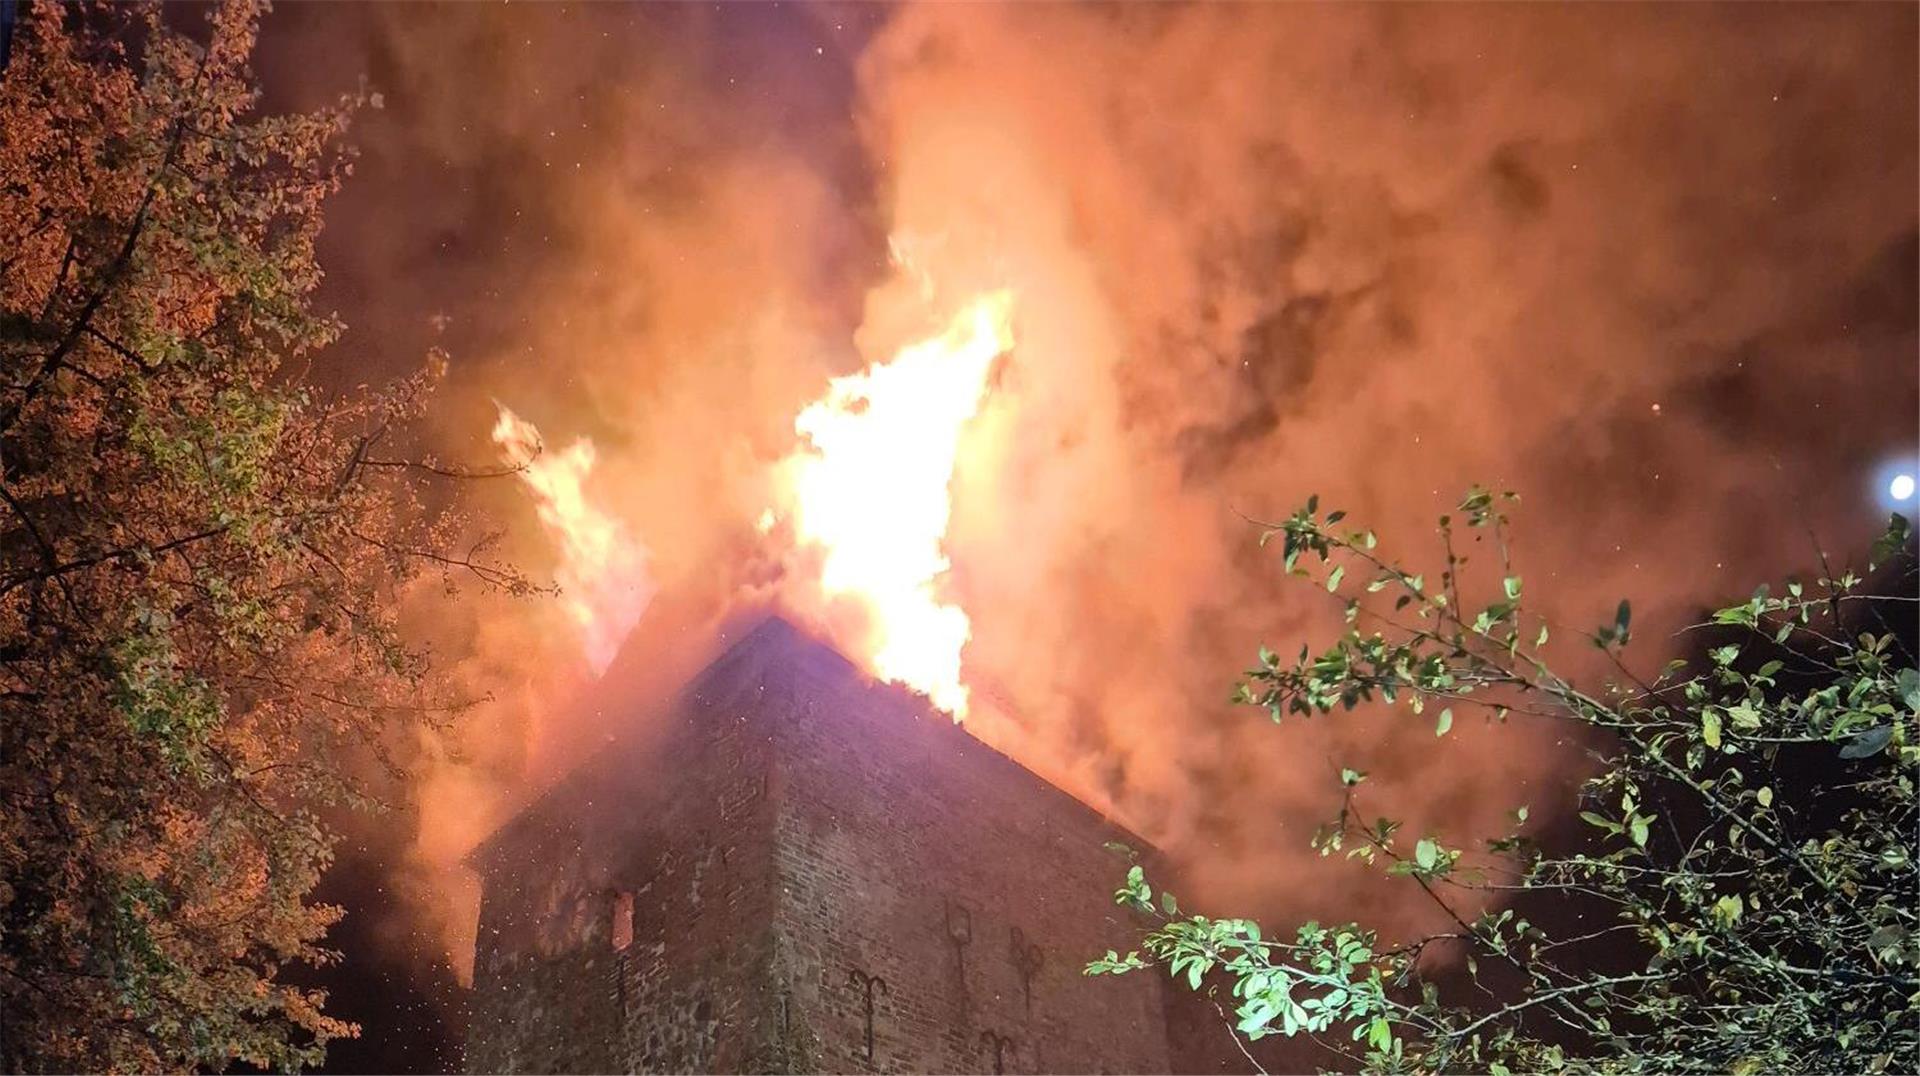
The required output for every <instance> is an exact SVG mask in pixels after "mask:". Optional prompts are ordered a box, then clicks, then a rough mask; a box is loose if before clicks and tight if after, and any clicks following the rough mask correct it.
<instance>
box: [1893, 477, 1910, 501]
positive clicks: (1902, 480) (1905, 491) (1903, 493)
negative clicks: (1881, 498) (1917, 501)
mask: <svg viewBox="0 0 1920 1076" xmlns="http://www.w3.org/2000/svg"><path fill="white" fill-rule="evenodd" d="M1913 490H1914V484H1913V476H1912V475H1910V474H1897V475H1894V476H1893V481H1891V482H1889V483H1887V496H1889V497H1892V498H1893V499H1894V501H1896V502H1905V501H1910V500H1912V499H1913Z"/></svg>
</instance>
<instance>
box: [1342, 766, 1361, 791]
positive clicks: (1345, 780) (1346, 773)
mask: <svg viewBox="0 0 1920 1076" xmlns="http://www.w3.org/2000/svg"><path fill="white" fill-rule="evenodd" d="M1366 779H1367V775H1366V772H1365V771H1363V770H1348V769H1343V770H1341V771H1340V783H1341V784H1342V785H1345V786H1346V787H1348V788H1352V787H1353V786H1354V785H1357V784H1359V783H1360V782H1362V781H1364V780H1366Z"/></svg>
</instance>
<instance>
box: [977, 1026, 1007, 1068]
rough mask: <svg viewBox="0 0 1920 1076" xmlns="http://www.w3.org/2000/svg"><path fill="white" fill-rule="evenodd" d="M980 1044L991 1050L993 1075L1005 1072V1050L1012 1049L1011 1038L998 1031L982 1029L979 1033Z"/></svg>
mask: <svg viewBox="0 0 1920 1076" xmlns="http://www.w3.org/2000/svg"><path fill="white" fill-rule="evenodd" d="M980 1044H981V1045H982V1046H986V1047H988V1048H989V1049H991V1050H992V1051H993V1071H994V1076H1000V1074H1001V1073H1004V1072H1006V1071H1007V1051H1008V1050H1011V1049H1013V1048H1014V1046H1015V1043H1014V1041H1013V1039H1012V1038H1011V1037H1009V1036H1006V1035H1002V1034H999V1033H998V1032H993V1031H982V1032H981V1033H980Z"/></svg>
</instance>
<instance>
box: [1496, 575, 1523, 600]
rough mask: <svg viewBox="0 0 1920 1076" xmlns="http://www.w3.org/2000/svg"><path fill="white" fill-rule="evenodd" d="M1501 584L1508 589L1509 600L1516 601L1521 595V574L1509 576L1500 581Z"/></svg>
mask: <svg viewBox="0 0 1920 1076" xmlns="http://www.w3.org/2000/svg"><path fill="white" fill-rule="evenodd" d="M1500 585H1501V587H1502V588H1504V589H1505V590H1506V592H1507V600H1508V601H1515V600H1517V599H1518V598H1519V597H1520V577H1519V576H1517V575H1510V576H1507V577H1506V578H1505V579H1503V580H1501V581H1500Z"/></svg>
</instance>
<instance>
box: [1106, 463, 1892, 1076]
mask: <svg viewBox="0 0 1920 1076" xmlns="http://www.w3.org/2000/svg"><path fill="white" fill-rule="evenodd" d="M1512 500H1513V498H1512V496H1511V495H1502V496H1495V495H1492V494H1489V493H1488V492H1486V491H1484V490H1479V489H1476V490H1474V491H1472V492H1471V493H1470V494H1469V495H1468V496H1467V498H1466V499H1465V501H1463V502H1462V503H1461V505H1460V507H1459V513H1460V516H1461V519H1460V521H1459V522H1457V523H1456V521H1454V520H1453V519H1450V518H1448V517H1442V518H1441V520H1440V535H1441V539H1442V544H1443V550H1442V551H1443V553H1444V557H1445V569H1444V570H1443V571H1442V572H1441V574H1440V575H1439V578H1438V580H1437V582H1429V581H1428V580H1426V579H1424V578H1423V577H1422V576H1420V575H1418V574H1415V573H1413V572H1411V571H1409V570H1407V569H1406V568H1405V567H1403V566H1401V565H1400V564H1397V563H1395V562H1394V561H1392V560H1389V559H1387V558H1386V557H1385V556H1383V555H1382V554H1381V553H1380V552H1379V551H1378V550H1377V542H1376V539H1375V537H1374V536H1373V534H1371V533H1370V532H1354V531H1348V530H1343V529H1340V523H1341V520H1342V518H1343V513H1341V512H1337V511H1336V512H1328V513H1326V514H1324V515H1322V514H1320V513H1319V511H1318V505H1317V503H1316V501H1314V500H1309V501H1308V502H1307V504H1306V506H1305V507H1304V508H1302V509H1301V510H1300V511H1298V512H1296V513H1294V514H1293V515H1292V516H1291V517H1290V518H1288V519H1286V520H1285V521H1283V522H1281V523H1278V524H1275V525H1272V526H1269V527H1266V528H1265V530H1264V533H1263V535H1262V539H1261V541H1262V544H1263V545H1265V544H1267V543H1268V542H1269V541H1271V540H1278V541H1279V543H1280V548H1281V550H1282V555H1283V557H1284V566H1285V568H1286V570H1287V571H1288V572H1289V573H1291V574H1297V575H1317V576H1318V577H1319V579H1320V581H1321V582H1322V584H1323V585H1324V586H1325V588H1326V590H1328V591H1329V592H1333V593H1334V594H1336V595H1337V596H1338V597H1339V599H1340V600H1341V601H1342V602H1343V604H1344V608H1345V613H1346V623H1347V628H1346V629H1345V631H1344V633H1343V634H1342V635H1341V636H1340V638H1338V639H1337V640H1336V641H1335V642H1334V643H1333V644H1332V645H1331V646H1329V647H1327V648H1326V649H1325V650H1323V651H1321V652H1319V653H1317V654H1316V653H1312V652H1311V651H1310V650H1309V649H1308V648H1306V647H1303V648H1302V649H1301V651H1300V653H1299V655H1298V656H1297V657H1296V658H1294V659H1293V660H1285V659H1282V658H1280V657H1279V656H1278V655H1276V654H1274V653H1273V652H1271V651H1268V650H1265V649H1263V650H1262V651H1261V653H1260V659H1259V664H1258V666H1257V667H1255V668H1254V669H1252V670H1251V671H1250V672H1249V673H1248V674H1247V676H1246V679H1245V680H1244V682H1243V683H1242V684H1241V685H1240V688H1239V693H1238V695H1237V700H1238V701H1240V702H1243V703H1249V704H1252V705H1256V706H1259V707H1261V708H1262V709H1264V710H1265V711H1266V713H1267V714H1268V715H1269V716H1270V717H1271V719H1272V720H1273V721H1274V722H1276V723H1280V722H1283V721H1287V720H1294V719H1304V718H1309V717H1316V716H1320V717H1324V716H1326V715H1330V714H1333V713H1335V712H1344V711H1349V710H1352V709H1354V708H1356V707H1360V706H1366V705H1384V706H1388V707H1397V708H1404V709H1406V710H1407V711H1409V712H1411V713H1413V714H1423V713H1424V714H1426V715H1427V716H1426V717H1423V718H1422V719H1421V725H1422V730H1423V731H1422V733H1421V734H1422V735H1436V734H1437V735H1442V736H1444V735H1446V734H1447V732H1448V731H1449V729H1450V728H1451V726H1452V722H1453V711H1454V709H1456V708H1466V707H1473V708H1476V709H1479V710H1484V711H1485V712H1486V713H1487V714H1488V715H1489V716H1491V717H1493V718H1495V719H1497V720H1498V721H1501V722H1505V721H1506V720H1507V719H1508V718H1509V716H1510V715H1521V716H1524V717H1527V718H1537V719H1543V720H1553V721H1561V722H1567V723H1569V724H1571V725H1572V726H1574V727H1575V728H1576V729H1577V730H1578V738H1579V739H1581V740H1582V742H1585V743H1588V744H1590V745H1591V746H1592V748H1593V750H1594V752H1595V755H1596V757H1597V758H1598V759H1599V762H1598V765H1597V767H1596V770H1597V772H1595V773H1594V775H1593V776H1592V777H1591V779H1589V780H1587V781H1586V782H1585V784H1584V786H1583V789H1582V792H1581V798H1582V800H1583V803H1582V804H1581V807H1582V808H1584V809H1581V810H1579V812H1578V821H1577V822H1575V821H1573V820H1572V819H1571V818H1570V819H1569V822H1570V824H1571V825H1572V826H1573V827H1574V828H1575V829H1576V830H1578V831H1580V833H1584V834H1585V836H1580V835H1579V834H1576V835H1575V836H1574V837H1573V838H1572V839H1571V840H1561V841H1559V842H1557V843H1559V844H1565V845H1568V846H1569V847H1565V848H1555V849H1548V848H1545V847H1543V846H1542V845H1543V842H1541V841H1539V840H1537V839H1536V835H1535V833H1534V831H1532V830H1530V829H1529V828H1528V827H1527V826H1526V822H1527V819H1528V810H1527V808H1526V807H1525V806H1519V807H1518V808H1517V809H1516V811H1515V812H1514V816H1513V828H1512V829H1511V831H1510V832H1506V833H1501V834H1496V835H1493V836H1491V837H1489V838H1487V839H1485V840H1483V841H1482V842H1481V843H1480V845H1479V847H1477V848H1472V847H1469V846H1467V845H1465V844H1456V843H1454V842H1453V841H1452V840H1450V839H1449V838H1447V837H1445V836H1443V835H1439V834H1421V835H1417V836H1415V835H1412V834H1407V833H1404V832H1403V828H1402V826H1401V825H1400V823H1398V822H1396V821H1394V820H1392V819H1387V818H1378V819H1369V818H1368V817H1367V816H1366V814H1364V813H1363V811H1362V789H1363V788H1364V787H1365V782H1366V774H1364V773H1363V772H1360V771H1359V770H1356V769H1346V770H1343V771H1342V772H1341V774H1340V778H1339V784H1340V786H1341V788H1340V791H1341V799H1340V809H1339V814H1338V817H1337V818H1336V819H1335V820H1334V821H1333V822H1332V823H1331V824H1330V825H1329V826H1327V827H1325V828H1323V829H1322V830H1321V831H1320V832H1319V833H1318V834H1317V835H1316V836H1315V838H1314V841H1313V844H1314V847H1315V848H1317V849H1318V850H1319V852H1320V854H1321V855H1323V856H1334V855H1341V856H1346V857H1349V858H1352V859H1357V860H1361V861H1364V862H1365V863H1368V864H1372V865H1375V866H1377V867H1379V868H1381V869H1382V870H1384V872H1385V873H1386V874H1387V875H1389V876H1392V877H1393V878H1396V879H1403V880H1404V884H1406V885H1407V886H1408V887H1409V888H1410V892H1412V893H1413V895H1414V896H1415V897H1416V898H1417V899H1419V900H1422V901H1426V902H1430V903H1431V904H1432V905H1433V906H1435V907H1436V908H1437V909H1438V910H1439V911H1440V912H1441V913H1442V914H1443V916H1444V918H1445V920H1446V922H1447V923H1448V924H1449V926H1448V927H1447V928H1446V929H1445V930H1443V931H1440V932H1436V933H1431V934H1426V935H1424V936H1418V937H1412V938H1407V939H1396V940H1393V941H1388V940H1383V938H1382V937H1381V934H1380V932H1379V931H1376V930H1372V929H1368V928H1366V927H1365V926H1362V925H1360V924H1354V923H1348V924H1345V925H1341V926H1322V925H1320V924H1317V923H1311V922H1310V923H1306V924H1304V925H1302V926H1300V927H1299V928H1298V929H1297V930H1294V931H1292V932H1290V933H1288V934H1285V935H1283V936H1278V937H1274V936H1269V935H1267V934H1265V933H1263V932H1262V931H1261V929H1260V927H1259V925H1258V924H1257V923H1254V922H1252V921H1250V920H1246V919H1212V918H1208V917H1205V916H1186V917H1182V916H1181V915H1180V914H1179V911H1178V904H1177V902H1175V901H1174V900H1173V899H1172V898H1171V897H1168V896H1166V895H1165V894H1163V895H1162V897H1163V902H1162V903H1161V904H1160V905H1158V906H1156V905H1155V904H1154V903H1153V897H1154V893H1153V890H1152V888H1151V886H1150V885H1149V883H1148V881H1147V879H1146V877H1145V876H1144V873H1143V871H1142V870H1141V868H1139V867H1138V866H1136V867H1134V868H1133V869H1132V871H1131V872H1130V874H1129V876H1128V878H1127V881H1126V883H1125V884H1124V885H1123V886H1122V887H1121V888H1120V889H1119V891H1118V892H1117V893H1116V894H1115V897H1116V900H1117V901H1118V902H1120V903H1122V904H1126V905H1130V906H1132V907H1134V908H1136V909H1138V910H1140V911H1142V912H1143V913H1146V914H1148V915H1151V916H1153V917H1154V918H1155V920H1156V921H1157V922H1156V925H1154V926H1153V928H1152V929H1151V930H1149V931H1148V932H1147V933H1146V934H1145V936H1144V939H1143V944H1142V948H1141V949H1140V950H1138V951H1135V952H1130V953H1128V954H1126V955H1125V956H1121V955H1119V954H1117V953H1115V952H1109V953H1108V954H1107V956H1106V957H1105V958H1104V959H1102V960H1098V961H1095V962H1093V963H1092V964H1090V965H1089V966H1088V967H1087V969H1086V970H1087V973H1088V974H1125V973H1131V972H1136V971H1139V970H1141V969H1144V968H1147V967H1150V966H1161V967H1164V968H1166V969H1167V970H1168V971H1169V972H1170V973H1172V974H1173V975H1174V976H1176V977H1178V978H1181V979H1184V981H1185V982H1186V983H1188V984H1189V985H1190V986H1191V987H1192V988H1193V989H1195V990H1201V989H1213V988H1214V985H1213V984H1216V983H1219V984H1222V985H1225V986H1227V988H1228V989H1229V990H1230V993H1231V996H1232V997H1233V999H1234V1004H1235V1005H1236V1006H1237V1008H1236V1014H1235V1015H1236V1017H1237V1031H1238V1032H1239V1033H1240V1034H1242V1035H1244V1036H1246V1037H1247V1038H1251V1039H1257V1038H1261V1037H1263V1036H1266V1035H1271V1034H1281V1035H1287V1036H1294V1035H1302V1034H1305V1035H1311V1036H1314V1037H1315V1038H1316V1039H1317V1040H1319V1041H1321V1043H1322V1045H1324V1046H1327V1047H1329V1048H1331V1049H1334V1050H1336V1051H1338V1052H1339V1053H1341V1054H1342V1055H1344V1056H1345V1057H1346V1058H1347V1060H1348V1061H1349V1062H1351V1063H1353V1064H1357V1065H1360V1066H1364V1067H1365V1068H1367V1069H1369V1070H1378V1071H1394V1072H1416V1071H1419V1072H1430V1071H1442V1070H1445V1071H1493V1072H1497V1073H1498V1072H1509V1071H1526V1072H1545V1071H1578V1072H1621V1071H1643V1070H1652V1071H1672V1072H1735V1073H1752V1072H1762V1071H1766V1072H1780V1071H1785V1072H1873V1071H1886V1070H1894V1071H1907V1072H1911V1071H1914V1070H1915V1069H1916V1068H1917V1067H1920V971H1916V964H1920V945H1917V944H1916V938H1915V933H1914V932H1915V929H1916V918H1917V917H1920V906H1916V904H1915V902H1914V894H1915V892H1916V887H1915V882H1916V869H1917V865H1916V850H1915V847H1914V845H1915V826H1916V822H1920V814H1917V813H1916V809H1915V796H1914V773H1915V770H1914V764H1915V762H1916V761H1920V740H1917V739H1916V736H1915V733H1916V729H1915V712H1916V710H1920V674H1916V672H1915V669H1914V661H1913V655H1912V652H1911V645H1912V640H1911V637H1910V636H1909V637H1907V638H1905V639H1902V638H1901V637H1899V635H1898V633H1896V632H1895V631H1893V630H1891V629H1890V628H1888V627H1887V626H1886V622H1885V621H1884V620H1883V616H1884V611H1885V609H1886V608H1888V607H1890V606H1891V607H1893V608H1895V609H1896V610H1897V612H1898V616H1899V619H1900V620H1901V621H1903V622H1905V623H1907V624H1908V625H1911V623H1912V617H1913V604H1912V603H1913V602H1914V601H1915V598H1914V597H1913V579H1914V576H1913V562H1912V558H1911V554H1910V553H1909V552H1908V551H1907V547H1908V542H1909V540H1910V534H1909V531H1908V524H1907V521H1906V520H1904V519H1902V518H1901V517H1899V516H1895V517H1893V520H1892V521H1891V524H1890V526H1889V529H1888V531H1887V533H1886V535H1885V536H1884V537H1883V538H1882V539H1881V540H1880V541H1879V542H1878V543H1876V545H1875V549H1874V556H1873V561H1874V563H1873V565H1870V567H1869V574H1870V576H1871V574H1872V572H1873V571H1874V570H1875V568H1876V567H1877V568H1878V571H1879V573H1880V579H1881V587H1880V590H1881V593H1878V594H1876V593H1875V588H1873V587H1870V586H1868V585H1867V582H1866V581H1865V580H1863V579H1861V578H1860V577H1858V576H1856V575H1855V574H1854V573H1853V572H1851V571H1845V572H1836V571H1834V570H1832V569H1831V568H1827V569H1826V570H1825V571H1824V572H1823V573H1822V577H1821V578H1820V579H1819V580H1817V581H1816V582H1815V583H1813V584H1812V585H1811V586H1803V585H1802V584H1801V583H1798V582H1795V583H1789V584H1788V585H1787V587H1786V590H1785V592H1784V593H1783V594H1781V595H1774V594H1772V593H1770V591H1769V589H1768V588H1767V587H1764V586H1763V587H1761V588H1760V589H1759V590H1757V591H1755V592H1754V594H1753V595H1752V597H1750V598H1749V599H1748V600H1746V601H1744V602H1741V603H1740V604H1737V605H1733V606H1730V607H1728V608H1725V609H1721V610H1719V611H1718V612H1717V613H1714V614H1713V615H1712V617H1711V618H1710V620H1709V622H1708V623H1706V624H1703V625H1698V626H1696V627H1695V628H1694V629H1692V630H1693V631H1695V632H1696V633H1701V634H1703V635H1704V636H1705V637H1704V638H1703V639H1702V640H1701V645H1702V652H1701V653H1699V654H1698V655H1697V657H1696V658H1695V659H1694V660H1676V661H1674V662H1671V663H1670V664H1668V665H1667V666H1666V668H1665V669H1664V670H1663V671H1662V672H1661V673H1660V674H1659V675H1658V676H1656V677H1653V678H1652V679H1644V678H1642V677H1641V676H1639V675H1638V674H1636V673H1635V672H1634V671H1633V670H1632V669H1631V668H1630V667H1629V665H1628V664H1627V663H1626V661H1625V660H1624V657H1623V650H1624V648H1625V647H1626V645H1627V643H1628V641H1629V638H1630V635H1631V631H1632V608H1631V606H1630V605H1629V604H1628V603H1627V602H1624V601H1623V602H1621V603H1620V605H1619V608H1618V610H1617V611H1616V613H1615V614H1614V617H1613V619H1612V621H1611V622H1610V623H1607V624H1605V625H1602V626H1601V627H1599V628H1598V629H1596V630H1594V631H1592V632H1589V633H1586V640H1587V642H1589V643H1590V644H1591V645H1592V646H1593V647H1595V648H1597V652H1596V656H1597V657H1598V658H1599V659H1600V660H1602V661H1603V662H1604V667H1605V668H1607V669H1610V670H1611V673H1610V674H1609V675H1608V679H1609V682H1607V683H1606V684H1604V685H1603V686H1601V687H1599V688H1597V689H1589V688H1586V687H1582V686H1579V685H1578V684H1577V683H1576V682H1575V680H1574V679H1573V678H1572V677H1569V676H1563V675H1561V674H1560V673H1557V672H1556V671H1554V669H1553V668H1551V667H1550V666H1549V665H1548V663H1547V647H1548V645H1549V637H1550V635H1551V634H1553V633H1552V632H1550V631H1549V628H1548V625H1547V622H1546V621H1545V620H1544V619H1543V618H1540V617H1538V616H1535V615H1534V614H1533V613H1532V612H1531V611H1530V610H1529V608H1528V607H1527V605H1526V603H1525V602H1524V601H1523V592H1522V581H1521V579H1520V577H1519V576H1517V575H1514V574H1512V572H1511V569H1510V568H1509V567H1508V549H1507V519H1506V516H1505V515H1504V510H1505V508H1506V506H1507V505H1508V504H1509V503H1510V502H1511V501H1512ZM1462 525H1464V526H1465V527H1466V528H1469V529H1470V530H1471V531H1473V532H1476V533H1477V535H1478V536H1481V537H1491V538H1492V539H1493V541H1492V542H1491V543H1490V544H1491V546H1492V548H1493V549H1495V550H1496V551H1497V553H1498V556H1499V560H1500V565H1501V578H1500V582H1499V589H1498V590H1497V591H1493V590H1492V587H1491V585H1490V581H1488V590H1489V592H1490V593H1492V594H1493V595H1494V597H1493V600H1492V601H1491V602H1489V603H1487V604H1485V605H1481V604H1479V602H1477V601H1470V600H1469V598H1470V595H1471V592H1472V584H1473V583H1474V582H1476V581H1477V580H1475V579H1473V578H1470V575H1471V574H1472V573H1469V572H1467V571H1466V570H1465V568H1466V558H1465V557H1464V556H1462V555H1459V554H1458V553H1457V552H1456V545H1455V534H1456V527H1459V526H1462ZM1890 562H1891V566H1889V565H1890ZM1824 563H1825V562H1824V560H1823V565H1824ZM1314 565H1317V569H1316V568H1312V567H1310V566H1314ZM1890 577H1891V579H1892V582H1889V578H1890ZM1348 578H1352V579H1353V580H1354V581H1355V585H1356V586H1358V587H1359V588H1360V592H1359V593H1353V591H1354V589H1355V586H1346V587H1345V588H1344V589H1343V584H1344V583H1345V581H1346V580H1347V579H1348ZM1360 580H1365V582H1364V583H1360V582H1359V581H1360ZM1893 586H1897V589H1895V590H1891V591H1889V590H1888V588H1889V587H1893ZM1556 660H1560V659H1556ZM1563 667H1564V662H1563ZM1596 912H1597V913H1599V915H1598V916H1596V915H1595V914H1594V913H1596ZM1572 913H1585V914H1586V915H1587V917H1588V918H1587V920H1586V922H1588V923H1591V922H1594V921H1595V920H1596V919H1598V920H1599V921H1601V922H1603V923H1604V924H1605V925H1603V926H1602V927H1601V928H1600V929H1599V930H1594V929H1592V927H1591V926H1586V925H1581V926H1574V925H1571V924H1574V923H1575V921H1576V917H1575V914H1572ZM1323 1033H1329V1034H1326V1035H1325V1036H1324V1037H1323Z"/></svg>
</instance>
